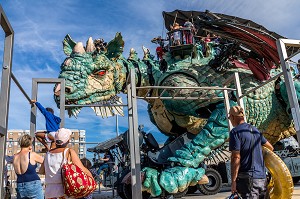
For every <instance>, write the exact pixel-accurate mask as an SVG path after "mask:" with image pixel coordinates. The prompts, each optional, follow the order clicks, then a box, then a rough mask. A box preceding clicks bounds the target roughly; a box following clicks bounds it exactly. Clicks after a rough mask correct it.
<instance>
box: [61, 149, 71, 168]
mask: <svg viewBox="0 0 300 199" xmlns="http://www.w3.org/2000/svg"><path fill="white" fill-rule="evenodd" d="M66 150H68V152H69V153H68V155H69V156H68V155H66V158H67V161H68V158H69V157H70V156H71V152H70V149H69V148H65V150H64V151H63V152H62V161H61V164H60V166H62V165H63V164H64V160H65V151H66Z"/></svg>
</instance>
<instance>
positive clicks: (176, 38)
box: [170, 23, 182, 46]
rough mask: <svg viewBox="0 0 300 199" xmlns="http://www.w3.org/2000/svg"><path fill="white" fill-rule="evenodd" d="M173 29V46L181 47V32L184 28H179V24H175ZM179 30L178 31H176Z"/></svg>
mask: <svg viewBox="0 0 300 199" xmlns="http://www.w3.org/2000/svg"><path fill="white" fill-rule="evenodd" d="M170 27H171V31H173V34H172V35H173V41H174V42H173V45H175V46H177V45H181V32H180V30H179V29H180V28H182V27H181V26H179V23H174V26H170ZM176 30H177V31H176Z"/></svg>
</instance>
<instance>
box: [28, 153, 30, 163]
mask: <svg viewBox="0 0 300 199" xmlns="http://www.w3.org/2000/svg"><path fill="white" fill-rule="evenodd" d="M28 158H29V162H30V152H29V153H28Z"/></svg>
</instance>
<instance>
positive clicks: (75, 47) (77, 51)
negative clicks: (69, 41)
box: [73, 42, 85, 54]
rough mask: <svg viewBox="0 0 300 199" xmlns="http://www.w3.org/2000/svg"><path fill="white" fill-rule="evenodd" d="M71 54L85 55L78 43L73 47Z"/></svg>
mask: <svg viewBox="0 0 300 199" xmlns="http://www.w3.org/2000/svg"><path fill="white" fill-rule="evenodd" d="M73 52H75V53H79V54H83V53H85V50H84V48H83V44H82V42H78V43H77V44H76V45H75V46H74V48H73Z"/></svg>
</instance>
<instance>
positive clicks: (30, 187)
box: [16, 180, 44, 199]
mask: <svg viewBox="0 0 300 199" xmlns="http://www.w3.org/2000/svg"><path fill="white" fill-rule="evenodd" d="M16 190H17V199H44V193H43V187H42V184H41V181H40V180H35V181H31V182H22V183H17V188H16Z"/></svg>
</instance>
